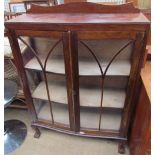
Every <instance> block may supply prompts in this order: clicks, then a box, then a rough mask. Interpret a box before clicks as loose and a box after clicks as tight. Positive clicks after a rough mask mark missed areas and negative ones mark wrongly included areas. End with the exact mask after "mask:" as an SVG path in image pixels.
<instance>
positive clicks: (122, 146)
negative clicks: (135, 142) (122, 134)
mask: <svg viewBox="0 0 155 155" xmlns="http://www.w3.org/2000/svg"><path fill="white" fill-rule="evenodd" d="M125 145H126V141H123V140H122V141H120V142H119V144H118V153H120V154H124V153H125Z"/></svg>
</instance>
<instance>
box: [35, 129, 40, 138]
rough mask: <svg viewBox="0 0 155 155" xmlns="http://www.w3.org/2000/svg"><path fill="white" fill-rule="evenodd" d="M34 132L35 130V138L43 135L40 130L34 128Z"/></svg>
mask: <svg viewBox="0 0 155 155" xmlns="http://www.w3.org/2000/svg"><path fill="white" fill-rule="evenodd" d="M34 130H35V134H34V138H39V137H40V135H41V132H40V130H39V129H38V128H34Z"/></svg>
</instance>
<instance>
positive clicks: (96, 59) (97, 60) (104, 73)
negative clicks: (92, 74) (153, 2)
mask: <svg viewBox="0 0 155 155" xmlns="http://www.w3.org/2000/svg"><path fill="white" fill-rule="evenodd" d="M79 42H80V43H81V44H82V45H83V46H84V47H85V48H87V49H88V51H89V52H90V53H91V55H92V56H93V58H94V59H95V61H96V62H97V64H98V67H99V69H100V72H101V76H102V80H101V102H100V114H99V130H101V118H102V107H103V87H104V81H105V75H106V73H107V71H108V69H109V67H110V65H111V64H112V62H113V61H114V60H115V58H116V57H117V56H118V55H119V54H120V53H121V52H122V51H123V50H124V49H125V48H126V47H128V46H129V45H130V44H132V43H133V42H134V40H131V41H129V42H128V43H127V44H125V45H124V46H123V47H121V48H120V49H119V51H118V52H117V53H116V54H115V55H114V56H113V57H112V59H111V60H110V61H109V63H108V65H107V67H106V69H105V71H104V72H103V70H102V67H101V64H100V61H99V59H98V58H97V56H96V55H95V53H94V52H93V51H92V50H91V48H90V47H89V46H88V45H87V44H86V43H84V42H83V41H81V40H79Z"/></svg>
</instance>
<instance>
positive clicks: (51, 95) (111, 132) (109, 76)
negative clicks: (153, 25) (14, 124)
mask: <svg viewBox="0 0 155 155" xmlns="http://www.w3.org/2000/svg"><path fill="white" fill-rule="evenodd" d="M5 26H6V28H7V31H8V34H9V40H10V44H11V47H12V50H13V55H14V58H15V62H16V66H17V69H18V73H19V75H20V78H21V81H22V84H23V91H24V94H25V96H26V100H27V104H28V107H29V111H30V115H31V118H32V121H31V125H32V127H33V128H34V129H35V130H36V133H35V137H39V136H40V131H39V128H47V129H51V130H55V131H58V132H63V133H66V134H72V135H78V136H85V137H96V138H108V139H117V140H118V141H119V152H120V153H123V152H124V146H125V143H126V141H127V135H128V128H129V124H130V118H131V116H132V110H133V108H134V105H135V104H136V103H135V100H136V93H135V92H136V88H137V86H136V84H137V80H138V79H139V73H140V70H141V67H142V63H143V57H144V52H145V46H146V40H147V34H148V29H149V21H148V20H147V19H146V18H145V16H144V15H143V14H142V13H140V11H139V10H138V9H136V8H134V7H133V5H132V4H130V3H129V4H124V5H116V6H105V5H100V4H95V3H88V2H86V3H69V4H63V5H58V6H53V7H42V6H35V5H32V7H31V9H30V10H29V12H28V13H27V14H25V15H21V16H19V17H17V18H15V19H12V20H9V21H6V22H5ZM27 37H28V38H29V40H27V39H25V38H27ZM18 40H20V41H21V42H23V43H24V44H25V45H26V48H25V49H24V51H22V52H21V50H20V46H19V44H18ZM21 53H22V54H21ZM30 79H31V80H30ZM32 79H33V80H32ZM32 81H33V82H34V83H35V86H34V87H32V84H31V83H32Z"/></svg>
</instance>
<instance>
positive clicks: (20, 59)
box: [10, 30, 73, 130]
mask: <svg viewBox="0 0 155 155" xmlns="http://www.w3.org/2000/svg"><path fill="white" fill-rule="evenodd" d="M11 33H12V35H11V36H10V41H11V42H13V46H12V49H13V54H14V57H15V61H16V62H17V67H18V71H19V74H20V75H21V80H22V83H23V88H24V93H25V96H26V99H27V103H28V106H29V110H30V112H31V114H32V116H33V123H37V122H39V123H40V124H41V123H42V124H44V123H45V124H48V125H49V126H51V127H56V128H62V129H68V130H71V129H72V128H73V127H72V126H73V125H72V124H73V123H72V120H71V119H70V118H72V116H71V115H70V113H69V111H71V110H70V107H71V106H72V105H71V104H72V102H69V100H68V95H67V82H66V77H67V76H68V75H66V69H65V68H66V67H65V64H67V61H64V48H65V46H64V45H63V42H64V41H63V40H64V39H63V32H57V31H29V30H22V31H21V30H17V31H16V33H15V32H11ZM15 36H16V37H15ZM18 43H19V45H18ZM19 48H20V50H19Z"/></svg>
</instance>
